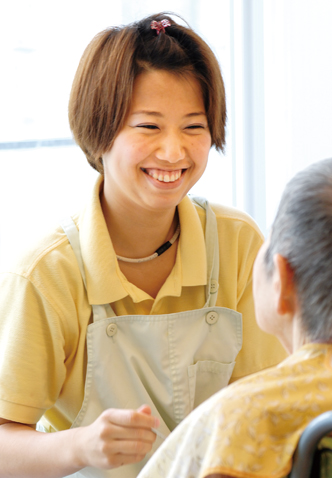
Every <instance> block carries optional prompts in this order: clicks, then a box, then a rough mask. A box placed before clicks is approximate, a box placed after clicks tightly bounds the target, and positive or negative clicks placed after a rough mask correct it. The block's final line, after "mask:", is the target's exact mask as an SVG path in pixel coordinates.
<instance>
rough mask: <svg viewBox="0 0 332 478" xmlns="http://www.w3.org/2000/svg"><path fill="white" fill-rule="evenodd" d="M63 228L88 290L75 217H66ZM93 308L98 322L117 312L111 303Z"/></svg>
mask: <svg viewBox="0 0 332 478" xmlns="http://www.w3.org/2000/svg"><path fill="white" fill-rule="evenodd" d="M60 225H61V227H62V229H63V230H64V232H65V233H66V236H67V238H68V241H69V243H70V245H71V247H72V249H73V251H74V254H75V256H76V259H77V263H78V267H79V269H80V272H81V275H82V279H83V283H84V286H85V289H86V290H87V287H86V277H85V270H84V265H83V258H82V252H81V244H80V237H79V233H78V229H77V227H76V224H75V222H74V221H73V219H72V218H71V217H70V216H69V217H68V218H66V219H64V220H62V221H61V223H60ZM92 310H93V321H94V322H96V321H97V320H100V319H106V318H107V317H113V316H115V313H114V312H113V309H112V308H111V306H110V305H109V304H106V306H105V305H92Z"/></svg>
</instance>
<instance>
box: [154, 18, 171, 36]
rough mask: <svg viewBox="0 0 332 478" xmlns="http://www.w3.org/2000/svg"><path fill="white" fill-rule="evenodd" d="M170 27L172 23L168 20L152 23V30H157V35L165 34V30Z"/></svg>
mask: <svg viewBox="0 0 332 478" xmlns="http://www.w3.org/2000/svg"><path fill="white" fill-rule="evenodd" d="M170 26H171V22H170V21H169V20H166V18H165V19H164V20H161V21H160V22H156V20H154V21H153V22H151V30H157V35H159V33H160V32H163V33H165V28H166V27H170Z"/></svg>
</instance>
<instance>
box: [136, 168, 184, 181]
mask: <svg viewBox="0 0 332 478" xmlns="http://www.w3.org/2000/svg"><path fill="white" fill-rule="evenodd" d="M141 169H142V171H143V172H144V173H146V174H148V175H149V176H151V177H152V178H153V179H157V181H160V182H163V183H174V182H175V181H177V180H178V179H179V178H180V177H181V175H182V172H183V170H182V169H176V170H174V171H164V170H162V169H145V168H141Z"/></svg>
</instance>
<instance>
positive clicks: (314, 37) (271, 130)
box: [264, 0, 332, 225]
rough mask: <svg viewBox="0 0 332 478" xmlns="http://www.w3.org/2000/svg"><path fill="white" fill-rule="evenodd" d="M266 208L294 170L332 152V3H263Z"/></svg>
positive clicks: (272, 210) (272, 0) (269, 209)
mask: <svg viewBox="0 0 332 478" xmlns="http://www.w3.org/2000/svg"><path fill="white" fill-rule="evenodd" d="M264 27H265V31H264V63H265V68H264V72H265V78H264V85H265V158H266V212H267V224H268V225H269V224H271V222H272V220H273V217H274V214H275V211H276V207H277V204H278V202H279V199H280V195H281V193H282V190H283V188H284V186H285V183H286V182H287V181H288V180H289V179H290V177H292V176H293V175H294V174H295V172H297V171H298V170H300V169H302V168H304V167H305V166H307V165H308V164H310V163H312V162H315V161H318V160H320V159H324V158H328V157H332V2H331V1H330V0H315V1H312V0H268V1H265V2H264Z"/></svg>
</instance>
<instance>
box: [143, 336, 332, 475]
mask: <svg viewBox="0 0 332 478" xmlns="http://www.w3.org/2000/svg"><path fill="white" fill-rule="evenodd" d="M328 410H332V345H331V344H307V345H304V346H303V347H301V348H300V349H299V350H297V351H296V352H295V353H294V354H293V355H291V356H289V357H288V358H287V359H286V360H284V361H283V362H282V363H281V364H279V365H278V366H277V367H273V368H271V369H268V370H264V371H263V372H259V373H256V374H254V375H251V376H250V377H247V378H245V379H243V380H240V381H238V382H235V383H234V384H232V385H230V386H228V387H226V388H225V389H223V390H221V391H220V392H218V393H217V394H215V395H213V396H212V397H211V398H210V399H209V400H207V401H206V402H204V403H203V404H202V405H201V406H200V407H198V408H197V409H196V410H194V411H193V412H192V413H191V414H190V415H189V416H188V417H187V418H186V419H185V420H184V421H183V422H182V423H181V424H180V425H179V426H178V427H177V428H176V429H175V431H174V432H173V433H172V434H171V435H170V436H169V438H168V439H167V440H166V441H165V442H164V443H163V445H162V446H161V447H160V448H159V450H158V451H157V452H156V454H155V455H154V456H153V457H152V458H151V460H150V461H149V462H148V464H147V465H146V467H145V468H144V469H143V470H142V471H141V473H140V474H139V478H205V477H207V476H208V475H209V474H213V473H216V474H217V473H219V474H224V475H228V476H231V477H239V478H247V477H248V478H249V477H252V478H259V477H260V478H282V477H285V476H286V475H287V474H288V473H289V472H290V469H291V466H292V456H293V453H294V451H295V448H296V446H297V443H298V440H299V438H300V436H301V434H302V432H303V430H304V429H305V427H306V426H307V425H308V423H309V422H310V421H311V420H312V419H313V418H315V417H316V416H318V415H320V414H321V413H323V412H325V411H328Z"/></svg>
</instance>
